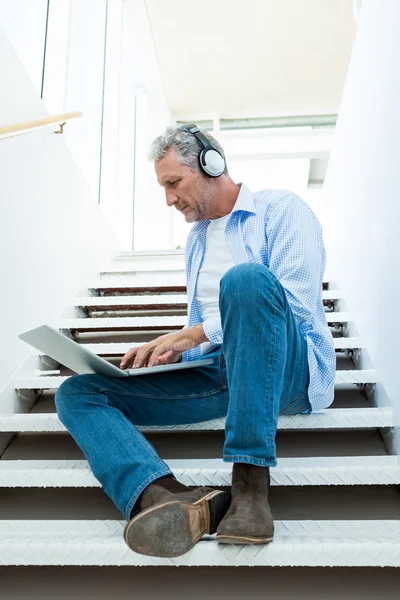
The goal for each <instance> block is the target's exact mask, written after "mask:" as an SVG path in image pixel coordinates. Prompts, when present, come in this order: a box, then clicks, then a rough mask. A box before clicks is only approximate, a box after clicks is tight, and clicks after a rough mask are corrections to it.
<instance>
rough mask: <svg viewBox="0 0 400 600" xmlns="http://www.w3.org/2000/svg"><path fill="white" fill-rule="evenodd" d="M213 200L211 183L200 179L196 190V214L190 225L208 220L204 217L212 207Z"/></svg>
mask: <svg viewBox="0 0 400 600" xmlns="http://www.w3.org/2000/svg"><path fill="white" fill-rule="evenodd" d="M212 200H213V195H212V186H211V181H207V180H206V179H204V178H201V179H199V182H198V186H197V189H196V206H195V208H194V209H193V210H195V211H196V212H195V214H194V215H193V217H191V218H190V220H189V221H188V223H194V222H197V221H203V220H204V219H205V218H206V217H205V216H204V215H205V213H206V212H207V210H208V208H209V207H210V206H211V204H212Z"/></svg>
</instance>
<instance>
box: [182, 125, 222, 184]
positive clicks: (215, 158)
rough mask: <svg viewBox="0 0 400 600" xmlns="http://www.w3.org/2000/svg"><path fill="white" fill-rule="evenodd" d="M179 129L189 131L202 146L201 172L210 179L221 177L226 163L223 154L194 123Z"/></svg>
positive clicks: (200, 156) (200, 157) (200, 155)
mask: <svg viewBox="0 0 400 600" xmlns="http://www.w3.org/2000/svg"><path fill="white" fill-rule="evenodd" d="M179 129H182V130H183V131H189V133H191V134H193V135H194V136H195V138H196V139H197V140H198V141H199V142H200V144H201V145H202V150H201V151H200V154H199V165H200V169H201V171H202V172H203V173H204V174H205V175H208V177H220V176H221V175H222V173H223V172H224V171H225V167H226V163H225V158H224V157H223V156H222V154H221V153H220V152H219V151H218V150H217V149H216V148H214V146H213V145H212V144H211V142H209V141H208V139H207V138H206V137H205V136H204V135H203V134H202V133H201V131H200V129H199V128H198V127H197V125H195V124H194V123H192V124H191V125H182V126H181V127H180V128H179Z"/></svg>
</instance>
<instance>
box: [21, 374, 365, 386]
mask: <svg viewBox="0 0 400 600" xmlns="http://www.w3.org/2000/svg"><path fill="white" fill-rule="evenodd" d="M68 377H69V376H57V375H56V376H51V377H46V376H45V375H44V376H21V375H20V376H18V377H16V379H15V387H16V389H20V390H22V389H24V390H32V389H35V390H36V389H58V388H59V387H60V385H61V384H62V383H63V382H64V381H66V380H67V379H68ZM132 377H134V375H132ZM376 379H377V378H376V371H375V370H374V369H359V370H355V371H353V370H340V371H336V377H335V383H336V384H356V383H376Z"/></svg>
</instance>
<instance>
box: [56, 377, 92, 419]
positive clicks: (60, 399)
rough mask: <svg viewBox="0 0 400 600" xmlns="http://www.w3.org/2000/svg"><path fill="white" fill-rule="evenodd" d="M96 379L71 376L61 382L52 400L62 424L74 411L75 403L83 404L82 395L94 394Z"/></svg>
mask: <svg viewBox="0 0 400 600" xmlns="http://www.w3.org/2000/svg"><path fill="white" fill-rule="evenodd" d="M96 377H97V375H93V374H87V375H72V376H71V377H68V379H66V380H65V381H63V383H62V384H61V385H60V387H59V388H58V390H57V392H56V395H55V398H54V403H55V407H56V411H57V414H58V416H59V418H60V420H61V421H62V422H63V421H64V420H65V418H66V417H67V415H68V414H70V413H71V412H72V411H73V410H74V406H75V405H76V402H78V403H79V405H80V406H82V404H83V403H84V398H83V397H82V395H84V394H85V392H86V393H88V392H90V393H92V394H93V393H95V392H96ZM97 391H98V390H97Z"/></svg>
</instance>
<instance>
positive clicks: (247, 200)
mask: <svg viewBox="0 0 400 600" xmlns="http://www.w3.org/2000/svg"><path fill="white" fill-rule="evenodd" d="M238 185H239V186H240V191H239V194H238V197H237V198H236V202H235V204H234V206H233V208H232V211H231V212H230V214H231V215H232V214H233V213H235V212H240V211H241V212H248V213H252V214H255V212H256V211H255V210H254V199H253V192H252V191H251V190H249V188H248V187H247V186H246V185H245V184H244V183H238ZM209 223H210V219H203V220H202V221H198V222H197V223H195V225H193V228H192V230H191V233H200V232H201V231H203V230H204V229H207V227H208V224H209Z"/></svg>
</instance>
